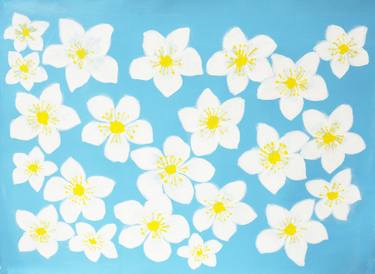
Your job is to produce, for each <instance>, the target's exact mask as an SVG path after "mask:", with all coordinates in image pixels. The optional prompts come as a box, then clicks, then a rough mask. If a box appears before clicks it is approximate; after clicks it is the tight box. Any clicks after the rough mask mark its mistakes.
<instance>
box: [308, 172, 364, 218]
mask: <svg viewBox="0 0 375 274" xmlns="http://www.w3.org/2000/svg"><path fill="white" fill-rule="evenodd" d="M351 180H352V172H351V169H350V168H347V169H344V170H342V171H340V172H339V173H337V174H336V175H335V176H334V177H333V178H332V180H331V182H330V183H328V182H326V181H324V180H312V181H308V182H307V183H306V189H307V191H308V192H310V194H311V195H313V196H314V197H317V198H319V199H320V201H319V202H318V203H317V204H316V206H315V214H316V216H318V218H319V219H321V220H324V219H325V218H327V217H328V216H330V215H331V214H333V216H334V217H335V218H336V219H338V220H342V221H346V220H347V219H348V214H349V211H350V205H351V204H354V203H355V202H357V201H359V200H361V193H360V192H359V189H358V187H357V186H355V185H352V184H351Z"/></svg>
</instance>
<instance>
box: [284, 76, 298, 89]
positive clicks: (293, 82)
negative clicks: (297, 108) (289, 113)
mask: <svg viewBox="0 0 375 274" xmlns="http://www.w3.org/2000/svg"><path fill="white" fill-rule="evenodd" d="M284 83H285V85H286V87H287V88H288V89H294V88H296V87H297V80H296V78H293V77H289V78H288V79H286V81H285V82H284Z"/></svg>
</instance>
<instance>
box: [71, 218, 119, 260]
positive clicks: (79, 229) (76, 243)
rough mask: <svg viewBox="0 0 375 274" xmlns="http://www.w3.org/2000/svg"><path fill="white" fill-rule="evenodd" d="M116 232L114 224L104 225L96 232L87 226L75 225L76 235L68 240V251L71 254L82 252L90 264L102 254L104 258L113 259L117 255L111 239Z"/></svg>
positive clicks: (83, 224)
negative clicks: (71, 252)
mask: <svg viewBox="0 0 375 274" xmlns="http://www.w3.org/2000/svg"><path fill="white" fill-rule="evenodd" d="M116 230H117V228H116V225H114V224H107V225H104V226H103V227H102V228H100V229H99V230H98V232H96V231H95V229H94V228H93V227H92V226H91V225H89V224H86V223H77V224H76V233H77V235H76V236H74V237H73V238H71V239H70V241H69V249H70V250H71V251H73V252H84V253H85V255H86V257H87V258H88V259H89V260H90V261H92V262H97V261H98V260H99V258H100V256H101V255H102V254H103V256H104V257H106V258H109V259H115V258H117V257H118V254H117V250H116V247H115V245H114V244H113V243H112V238H113V236H114V235H115V233H116Z"/></svg>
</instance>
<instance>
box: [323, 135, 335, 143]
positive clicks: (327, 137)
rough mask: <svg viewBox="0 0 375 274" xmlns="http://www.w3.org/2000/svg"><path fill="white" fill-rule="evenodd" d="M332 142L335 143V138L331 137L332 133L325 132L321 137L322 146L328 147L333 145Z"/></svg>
mask: <svg viewBox="0 0 375 274" xmlns="http://www.w3.org/2000/svg"><path fill="white" fill-rule="evenodd" d="M334 141H336V136H335V135H333V134H332V133H330V132H326V133H325V134H324V135H323V143H324V144H326V145H329V144H331V143H333V142H334Z"/></svg>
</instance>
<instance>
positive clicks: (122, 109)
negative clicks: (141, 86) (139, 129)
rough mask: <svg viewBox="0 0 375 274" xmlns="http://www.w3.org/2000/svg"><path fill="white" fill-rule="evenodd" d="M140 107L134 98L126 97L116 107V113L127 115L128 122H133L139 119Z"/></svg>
mask: <svg viewBox="0 0 375 274" xmlns="http://www.w3.org/2000/svg"><path fill="white" fill-rule="evenodd" d="M140 109H141V107H140V105H139V102H138V100H137V99H136V98H135V97H132V96H124V97H122V98H121V99H120V101H119V102H118V104H117V106H116V111H117V112H119V113H124V114H126V122H132V121H134V120H136V119H138V117H139V113H140Z"/></svg>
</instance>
